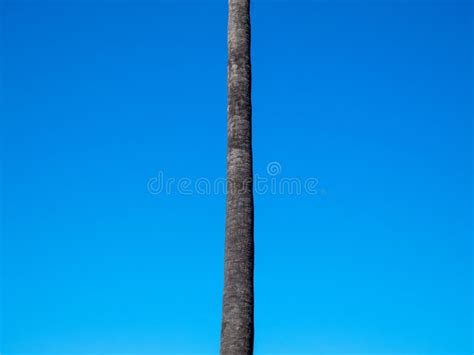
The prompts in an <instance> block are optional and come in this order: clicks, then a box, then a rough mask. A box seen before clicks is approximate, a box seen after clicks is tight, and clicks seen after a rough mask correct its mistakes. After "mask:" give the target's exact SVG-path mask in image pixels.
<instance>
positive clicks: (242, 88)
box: [221, 0, 254, 355]
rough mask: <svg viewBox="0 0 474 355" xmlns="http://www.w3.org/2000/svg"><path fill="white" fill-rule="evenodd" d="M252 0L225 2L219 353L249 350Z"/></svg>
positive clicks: (251, 252)
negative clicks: (224, 166)
mask: <svg viewBox="0 0 474 355" xmlns="http://www.w3.org/2000/svg"><path fill="white" fill-rule="evenodd" d="M249 7H250V1H249V0H229V22H228V64H227V85H228V87H227V95H228V98H227V201H226V241H225V268H224V299H223V310H222V329H221V354H225V355H227V354H230V355H232V354H238V355H245V354H252V353H253V335H254V326H253V308H254V306H253V302H254V296H253V269H254V241H253V223H254V215H253V191H252V189H253V178H252V105H251V97H250V93H251V67H250V11H249V10H250V9H249Z"/></svg>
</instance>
